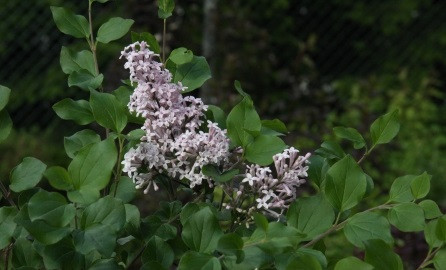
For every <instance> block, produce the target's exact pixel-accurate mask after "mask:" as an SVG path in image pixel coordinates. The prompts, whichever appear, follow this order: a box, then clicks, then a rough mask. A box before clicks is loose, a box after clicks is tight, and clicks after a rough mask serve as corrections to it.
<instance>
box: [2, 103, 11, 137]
mask: <svg viewBox="0 0 446 270" xmlns="http://www.w3.org/2000/svg"><path fill="white" fill-rule="evenodd" d="M11 129H12V120H11V117H10V116H9V114H8V112H7V111H6V110H3V111H0V142H1V141H3V140H5V139H6V138H8V136H9V134H10V133H11Z"/></svg>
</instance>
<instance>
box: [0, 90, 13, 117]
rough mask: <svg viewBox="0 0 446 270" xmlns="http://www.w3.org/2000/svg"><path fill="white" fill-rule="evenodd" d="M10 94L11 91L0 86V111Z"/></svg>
mask: <svg viewBox="0 0 446 270" xmlns="http://www.w3.org/2000/svg"><path fill="white" fill-rule="evenodd" d="M10 94H11V89H9V88H8V87H6V86H3V85H0V111H1V110H3V109H4V108H5V107H6V104H8V101H9V95H10Z"/></svg>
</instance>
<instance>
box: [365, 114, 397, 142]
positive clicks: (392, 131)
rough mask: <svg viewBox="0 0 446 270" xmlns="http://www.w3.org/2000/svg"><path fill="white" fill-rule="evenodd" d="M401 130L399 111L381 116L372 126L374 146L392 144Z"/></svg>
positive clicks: (371, 133) (371, 132)
mask: <svg viewBox="0 0 446 270" xmlns="http://www.w3.org/2000/svg"><path fill="white" fill-rule="evenodd" d="M399 130H400V123H399V122H398V110H395V111H393V112H390V113H387V114H385V115H383V116H380V117H379V118H378V119H376V120H375V122H373V123H372V125H371V126H370V135H371V137H372V143H373V146H375V145H377V144H384V143H388V142H390V141H391V140H392V139H393V138H394V137H395V136H396V135H397V134H398V131H399Z"/></svg>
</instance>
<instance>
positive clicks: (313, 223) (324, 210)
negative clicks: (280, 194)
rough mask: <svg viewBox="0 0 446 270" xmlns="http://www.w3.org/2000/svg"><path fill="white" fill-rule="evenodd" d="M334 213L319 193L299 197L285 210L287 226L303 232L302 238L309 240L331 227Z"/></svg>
mask: <svg viewBox="0 0 446 270" xmlns="http://www.w3.org/2000/svg"><path fill="white" fill-rule="evenodd" d="M334 219H335V213H334V211H333V208H332V207H331V205H330V204H329V203H328V202H327V201H326V200H325V198H324V197H323V196H321V195H316V196H312V197H306V198H299V199H297V200H296V201H295V202H294V203H293V204H291V206H290V208H289V209H288V212H287V221H288V226H293V227H295V228H296V229H298V230H299V232H301V233H303V234H305V238H304V239H303V240H311V239H313V237H315V236H317V235H319V234H321V233H323V232H324V231H326V230H327V229H328V228H330V227H331V225H332V224H333V222H334Z"/></svg>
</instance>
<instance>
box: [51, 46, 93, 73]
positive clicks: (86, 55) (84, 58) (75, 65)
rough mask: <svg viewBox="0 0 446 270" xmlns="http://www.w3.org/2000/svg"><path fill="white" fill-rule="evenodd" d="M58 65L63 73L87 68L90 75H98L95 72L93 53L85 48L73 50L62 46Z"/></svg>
mask: <svg viewBox="0 0 446 270" xmlns="http://www.w3.org/2000/svg"><path fill="white" fill-rule="evenodd" d="M60 66H61V67H62V71H63V72H64V73H65V74H71V73H73V72H74V71H77V72H79V71H81V70H87V71H88V72H89V73H90V74H91V75H94V76H95V75H99V74H97V73H96V68H95V64H94V59H93V53H92V52H90V51H87V50H83V51H80V52H74V51H72V50H70V49H68V48H67V47H64V46H62V49H61V51H60Z"/></svg>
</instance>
